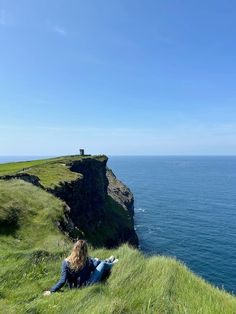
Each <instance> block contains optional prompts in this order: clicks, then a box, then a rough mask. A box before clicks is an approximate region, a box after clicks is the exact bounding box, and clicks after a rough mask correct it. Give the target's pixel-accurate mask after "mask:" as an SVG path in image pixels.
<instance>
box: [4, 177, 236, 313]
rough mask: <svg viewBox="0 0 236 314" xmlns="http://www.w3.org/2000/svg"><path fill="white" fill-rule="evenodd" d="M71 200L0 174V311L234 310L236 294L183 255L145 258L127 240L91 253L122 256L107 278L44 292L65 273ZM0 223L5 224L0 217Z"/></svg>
mask: <svg viewBox="0 0 236 314" xmlns="http://www.w3.org/2000/svg"><path fill="white" fill-rule="evenodd" d="M64 206H65V204H64V203H63V202H62V201H60V200H59V199H57V198H55V197H54V196H53V195H50V194H48V193H47V192H45V191H43V190H41V189H40V188H38V187H35V186H33V185H31V184H29V183H26V182H23V181H21V180H12V181H1V180H0V223H1V221H6V220H7V217H8V215H9V212H10V213H11V210H12V211H13V212H14V210H15V212H14V215H15V216H16V217H17V218H16V221H17V222H18V223H17V224H16V225H15V226H14V228H12V229H11V228H10V229H8V232H6V230H4V229H1V232H0V264H1V267H0V313H7V314H10V313H17V314H18V313H35V314H36V313H67V314H72V313H85V314H86V313H89V314H93V313H95V314H96V313H101V314H104V313H105V314H106V313H132V314H133V313H134V314H135V313H181V314H182V313H189V314H192V313H202V314H207V313H212V314H217V313H219V314H222V313H226V314H227V313H232V314H233V313H236V298H235V297H233V296H231V295H230V294H228V293H226V292H224V291H221V290H219V289H217V288H214V287H213V286H211V285H210V284H208V283H207V282H205V281H204V280H203V279H201V278H200V277H198V276H196V275H195V274H193V273H192V272H191V271H190V270H189V269H188V268H186V267H185V266H184V265H183V264H181V263H180V262H178V261H176V260H174V259H171V258H167V257H164V256H156V257H151V258H146V257H144V256H143V254H142V253H141V252H140V251H138V250H135V249H133V248H131V247H129V246H127V245H123V246H121V247H119V248H118V249H114V250H106V249H99V250H94V249H93V248H90V255H91V256H97V257H100V258H106V257H108V256H109V255H111V254H113V255H115V256H116V257H117V258H119V262H118V263H117V264H116V265H114V267H113V269H112V272H111V275H110V277H109V278H108V279H107V280H106V282H104V283H102V284H99V285H95V286H91V287H86V288H83V289H76V290H69V289H68V288H66V287H65V288H64V289H63V292H61V293H60V292H59V293H54V294H53V295H51V296H49V297H43V296H42V292H43V291H44V290H46V289H49V288H50V287H51V286H52V285H53V284H54V283H55V282H56V281H57V280H58V278H59V275H60V265H61V262H62V260H63V259H64V257H65V256H66V255H67V254H68V253H69V251H70V249H71V245H72V243H71V242H70V241H69V239H68V238H67V237H66V235H63V234H62V233H61V232H60V231H59V230H58V228H57V220H58V219H60V218H61V217H62V216H63V212H64ZM0 226H1V225H0Z"/></svg>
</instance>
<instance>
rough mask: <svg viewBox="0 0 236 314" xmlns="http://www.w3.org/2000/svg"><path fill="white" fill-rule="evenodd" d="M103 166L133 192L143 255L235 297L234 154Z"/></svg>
mask: <svg viewBox="0 0 236 314" xmlns="http://www.w3.org/2000/svg"><path fill="white" fill-rule="evenodd" d="M40 158H42V156H33V157H32V156H21V157H17V156H14V157H12V156H11V157H7V156H5V157H0V163H1V162H12V161H21V160H32V159H40ZM108 166H109V167H110V168H112V170H113V171H114V173H115V174H116V176H117V177H118V178H119V179H120V180H122V181H123V182H124V183H125V184H126V185H127V186H128V187H129V188H130V189H131V191H132V192H133V194H134V197H135V229H136V232H137V234H138V237H139V240H140V249H141V250H142V251H143V252H144V254H146V255H154V254H155V255H165V256H171V257H174V258H176V259H177V260H179V261H181V262H183V263H184V264H185V265H186V266H188V267H189V268H190V269H191V270H192V271H193V272H194V273H196V274H198V275H199V276H201V277H202V278H204V279H205V280H207V281H209V282H210V283H212V284H213V285H215V286H217V287H219V288H220V289H225V290H226V291H228V292H230V293H233V294H236V156H235V157H234V156H225V157H224V156H211V157H210V156H209V157H206V156H204V157H203V156H202V157H201V156H198V157H194V156H191V157H190V156H110V157H109V161H108Z"/></svg>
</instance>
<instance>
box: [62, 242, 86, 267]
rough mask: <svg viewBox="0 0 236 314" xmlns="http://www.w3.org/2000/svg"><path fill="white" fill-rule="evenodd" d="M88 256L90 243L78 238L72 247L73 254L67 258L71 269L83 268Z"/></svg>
mask: <svg viewBox="0 0 236 314" xmlns="http://www.w3.org/2000/svg"><path fill="white" fill-rule="evenodd" d="M87 258H88V245H87V242H86V241H85V240H78V241H77V242H76V243H75V244H74V247H73V249H72V252H71V254H70V255H69V256H68V257H67V258H66V260H67V261H68V262H69V267H70V269H71V270H75V271H78V270H80V269H82V268H83V267H84V265H85V263H86V260H87Z"/></svg>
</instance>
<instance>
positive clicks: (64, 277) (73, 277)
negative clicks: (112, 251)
mask: <svg viewBox="0 0 236 314" xmlns="http://www.w3.org/2000/svg"><path fill="white" fill-rule="evenodd" d="M116 262H118V259H115V258H114V256H111V257H110V258H109V259H107V260H105V261H102V260H99V259H98V258H90V257H89V256H88V245H87V242H86V241H84V240H78V241H77V242H76V243H75V244H74V247H73V250H72V252H71V254H70V255H69V256H68V257H67V258H66V259H65V260H64V261H63V262H62V268H61V278H60V280H59V281H58V282H57V283H56V284H55V285H54V286H53V287H52V288H51V289H50V290H49V291H45V292H44V295H45V296H47V295H50V294H51V293H53V292H56V291H58V290H59V289H60V288H61V287H63V286H64V284H65V283H66V282H67V283H68V285H69V287H70V288H79V287H81V286H87V285H91V284H94V283H97V282H99V281H101V278H102V276H103V274H104V273H105V272H106V271H108V270H110V269H111V267H112V266H113V264H115V263H116Z"/></svg>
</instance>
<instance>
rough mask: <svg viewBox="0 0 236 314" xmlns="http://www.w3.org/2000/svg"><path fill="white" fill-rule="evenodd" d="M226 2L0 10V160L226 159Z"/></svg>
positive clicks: (60, 1) (41, 2)
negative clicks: (87, 156) (82, 154)
mask: <svg viewBox="0 0 236 314" xmlns="http://www.w3.org/2000/svg"><path fill="white" fill-rule="evenodd" d="M235 16H236V1H235V0H231V1H228V0H221V1H219V0H206V1H203V0H202V1H193V0H178V1H177V0H159V1H158V0H145V1H141V0H140V1H139V0H117V1H111V0H84V1H80V0H67V1H65V0H50V1H48V0H35V1H30V0H21V1H19V0H5V1H4V0H0V155H57V154H71V153H76V152H77V151H78V149H79V148H80V147H84V148H85V149H86V151H88V152H90V153H105V154H108V155H123V154H124V155H137V154H141V155H142V154H156V155H160V154H184V155H191V154H193V155H199V154H200V155H204V154H207V155H209V154H213V155H214V154H223V155H226V154H236V37H235V34H236V33H235V32H236V18H235Z"/></svg>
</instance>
